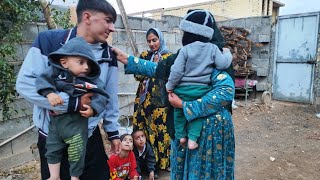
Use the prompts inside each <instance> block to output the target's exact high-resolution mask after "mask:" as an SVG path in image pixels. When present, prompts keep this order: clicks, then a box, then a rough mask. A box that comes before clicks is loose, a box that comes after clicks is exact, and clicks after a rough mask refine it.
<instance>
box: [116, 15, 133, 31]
mask: <svg viewBox="0 0 320 180" xmlns="http://www.w3.org/2000/svg"><path fill="white" fill-rule="evenodd" d="M128 18H130V17H128ZM114 27H115V28H116V29H124V25H123V22H122V17H121V15H119V14H117V20H116V22H115V23H114Z"/></svg>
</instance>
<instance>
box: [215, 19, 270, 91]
mask: <svg viewBox="0 0 320 180" xmlns="http://www.w3.org/2000/svg"><path fill="white" fill-rule="evenodd" d="M271 25H272V24H271V17H270V16H260V17H249V18H241V19H233V20H228V21H221V22H218V26H231V27H241V28H244V29H246V30H248V31H249V35H248V36H247V37H248V39H250V40H252V41H253V42H257V43H262V44H263V46H262V47H257V46H255V45H252V51H251V53H252V59H251V60H250V61H249V62H251V63H252V67H253V69H254V70H255V71H256V75H257V77H256V78H255V77H253V79H256V80H258V84H257V85H256V90H257V91H265V90H268V91H270V92H271V84H272V73H271V71H272V64H271V59H272V58H270V57H272V54H273V48H272V47H273V46H272V44H273V42H272V41H274V39H273V38H272V37H273V36H272V31H271V28H272V26H271Z"/></svg>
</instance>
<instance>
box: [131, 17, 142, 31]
mask: <svg viewBox="0 0 320 180" xmlns="http://www.w3.org/2000/svg"><path fill="white" fill-rule="evenodd" d="M128 26H129V27H130V29H141V28H142V18H137V17H128Z"/></svg>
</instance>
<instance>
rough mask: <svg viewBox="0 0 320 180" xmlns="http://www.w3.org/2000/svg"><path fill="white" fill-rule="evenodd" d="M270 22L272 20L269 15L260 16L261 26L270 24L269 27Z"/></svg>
mask: <svg viewBox="0 0 320 180" xmlns="http://www.w3.org/2000/svg"><path fill="white" fill-rule="evenodd" d="M271 22H272V19H271V16H263V17H262V18H261V24H262V26H270V27H271Z"/></svg>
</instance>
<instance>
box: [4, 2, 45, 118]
mask: <svg viewBox="0 0 320 180" xmlns="http://www.w3.org/2000/svg"><path fill="white" fill-rule="evenodd" d="M39 12H40V11H39V3H38V2H37V1H35V0H29V1H26V0H1V1H0V84H1V89H0V103H1V110H2V116H3V120H8V119H10V117H11V112H12V111H14V110H13V109H10V108H11V103H12V102H13V101H14V99H15V95H16V93H15V92H16V91H15V81H16V75H15V72H14V66H13V65H10V60H15V59H16V58H15V53H16V46H17V44H18V43H19V42H21V40H22V28H23V26H24V25H25V24H26V23H30V22H33V21H36V20H38V17H39Z"/></svg>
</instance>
